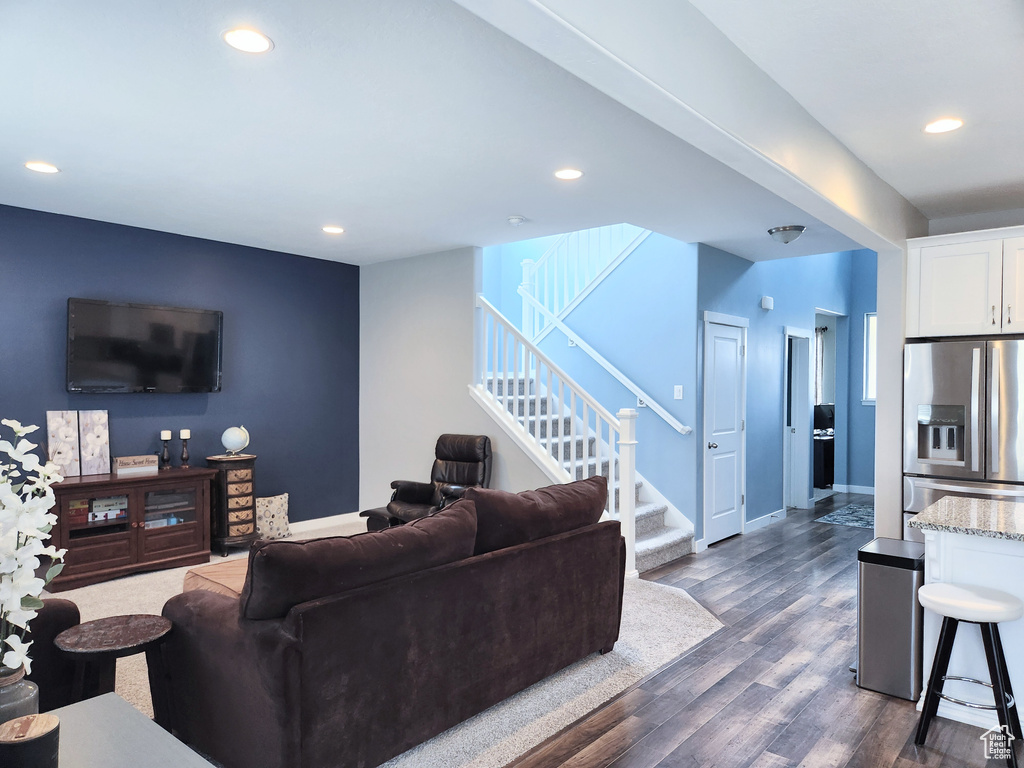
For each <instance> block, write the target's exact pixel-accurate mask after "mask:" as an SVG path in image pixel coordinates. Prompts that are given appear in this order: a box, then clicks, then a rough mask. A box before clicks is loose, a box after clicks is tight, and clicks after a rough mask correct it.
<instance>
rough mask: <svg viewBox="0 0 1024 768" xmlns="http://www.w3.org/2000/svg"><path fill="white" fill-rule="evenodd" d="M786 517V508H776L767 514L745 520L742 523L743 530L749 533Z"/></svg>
mask: <svg viewBox="0 0 1024 768" xmlns="http://www.w3.org/2000/svg"><path fill="white" fill-rule="evenodd" d="M785 519H786V510H785V509H777V510H775V511H774V512H769V513H768V514H767V515H761V517H755V518H754V519H753V520H747V522H745V523H744V524H743V532H744V533H750V532H751V531H756V530H758V529H759V528H765V527H767V526H769V525H772V524H773V523H780V522H782V521H783V520H785Z"/></svg>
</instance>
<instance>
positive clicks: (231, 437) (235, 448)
mask: <svg viewBox="0 0 1024 768" xmlns="http://www.w3.org/2000/svg"><path fill="white" fill-rule="evenodd" d="M220 442H221V444H222V445H223V446H224V450H225V451H227V454H228V456H237V455H238V454H239V453H241V452H242V451H243V450H244V449H245V447H246V446H247V445H249V431H248V430H247V429H246V428H245V427H228V428H227V429H225V430H224V434H223V435H221V436H220Z"/></svg>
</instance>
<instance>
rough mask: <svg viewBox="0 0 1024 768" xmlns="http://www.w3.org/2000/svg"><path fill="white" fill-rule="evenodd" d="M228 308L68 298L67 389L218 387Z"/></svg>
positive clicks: (203, 389) (214, 389) (200, 389)
mask: <svg viewBox="0 0 1024 768" xmlns="http://www.w3.org/2000/svg"><path fill="white" fill-rule="evenodd" d="M223 324H224V314H223V313H222V312H215V311H211V310H203V309H183V308H179V307H154V306H149V305H147V304H114V303H112V302H109V301H94V300H92V299H68V367H67V374H68V375H67V388H68V392H163V393H178V392H219V391H220V382H221V337H222V329H223Z"/></svg>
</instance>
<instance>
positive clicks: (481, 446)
mask: <svg viewBox="0 0 1024 768" xmlns="http://www.w3.org/2000/svg"><path fill="white" fill-rule="evenodd" d="M434 456H435V459H434V466H433V468H432V469H431V470H430V482H429V483H417V482H413V481H411V480H395V481H394V482H393V483H391V487H392V488H394V493H393V494H392V495H391V501H390V502H389V503H388V505H387V507H383V508H380V509H368V510H366V511H365V512H360V513H359V514H360V515H361V516H363V517H365V518H367V520H366V528H367V530H370V531H378V530H382V529H384V528H388V527H390V526H392V525H402V524H403V523H408V522H410V521H412V520H417V519H419V518H421V517H426V516H427V515H432V514H433V513H434V512H437V511H438V510H439V509H443V508H444V506H445V505H446V504H448V503H450V502H452V501H454V500H455V499H458V498H461V497H462V495H463V493H465V490H466V488H468V487H470V486H482V487H484V488H487V487H489V486H490V484H491V439H490V438H489V437H487V435H441V436H440V437H439V438H437V445H436V446H435V447H434Z"/></svg>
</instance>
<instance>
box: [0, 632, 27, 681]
mask: <svg viewBox="0 0 1024 768" xmlns="http://www.w3.org/2000/svg"><path fill="white" fill-rule="evenodd" d="M4 642H5V643H7V645H8V646H10V648H11V650H9V651H7V653H5V654H4V656H3V659H0V664H3V665H4V666H5V667H10V668H11V669H17V668H18V667H20V666H22V665H23V664H24V665H25V674H29V675H30V674H32V659H30V658H29V657H28V647H29V646H30V645H32V641H31V640H30V641H29V642H27V643H26V642H24V641H23V640H22V639H21V638H20V637H18V636H17V635H9V636H8V637H5V638H4Z"/></svg>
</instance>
